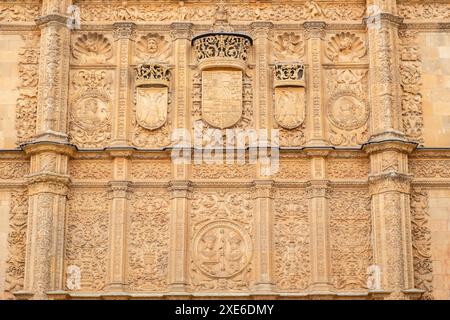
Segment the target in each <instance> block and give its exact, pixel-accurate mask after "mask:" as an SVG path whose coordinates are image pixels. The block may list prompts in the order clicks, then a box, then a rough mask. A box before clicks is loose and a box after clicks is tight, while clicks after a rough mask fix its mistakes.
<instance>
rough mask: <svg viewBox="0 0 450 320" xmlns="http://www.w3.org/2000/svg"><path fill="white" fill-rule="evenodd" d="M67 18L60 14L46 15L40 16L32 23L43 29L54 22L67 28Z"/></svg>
mask: <svg viewBox="0 0 450 320" xmlns="http://www.w3.org/2000/svg"><path fill="white" fill-rule="evenodd" d="M67 19H68V17H67V16H64V15H61V14H47V15H45V16H41V17H39V18H37V19H35V20H34V21H35V22H36V25H38V26H39V27H41V28H42V27H45V25H47V24H48V23H51V22H56V23H59V24H61V25H65V26H67Z"/></svg>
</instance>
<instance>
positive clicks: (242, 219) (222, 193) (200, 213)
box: [190, 190, 254, 291]
mask: <svg viewBox="0 0 450 320" xmlns="http://www.w3.org/2000/svg"><path fill="white" fill-rule="evenodd" d="M253 206H254V200H253V198H252V197H251V194H250V192H246V191H244V190H242V191H232V192H228V191H227V190H219V191H217V192H203V191H196V192H194V194H193V198H192V214H191V236H190V238H191V265H190V275H191V286H192V289H193V290H195V291H224V290H225V291H226V290H228V291H241V290H249V288H250V281H251V279H250V272H251V269H252V263H251V259H252V252H253V249H252V248H253Z"/></svg>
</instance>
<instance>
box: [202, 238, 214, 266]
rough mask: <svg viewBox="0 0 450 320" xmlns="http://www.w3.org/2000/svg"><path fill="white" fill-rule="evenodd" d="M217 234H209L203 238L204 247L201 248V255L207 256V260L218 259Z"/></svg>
mask: <svg viewBox="0 0 450 320" xmlns="http://www.w3.org/2000/svg"><path fill="white" fill-rule="evenodd" d="M216 243H217V236H215V235H214V234H207V235H205V236H204V237H203V238H202V248H201V249H200V253H201V255H202V256H203V257H204V258H206V260H209V261H211V260H216V259H217V253H218V252H217V250H216Z"/></svg>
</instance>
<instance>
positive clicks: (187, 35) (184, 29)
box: [170, 22, 193, 40]
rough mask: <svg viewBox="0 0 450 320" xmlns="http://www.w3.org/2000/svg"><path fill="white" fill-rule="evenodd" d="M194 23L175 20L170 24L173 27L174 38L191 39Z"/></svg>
mask: <svg viewBox="0 0 450 320" xmlns="http://www.w3.org/2000/svg"><path fill="white" fill-rule="evenodd" d="M192 26H193V24H192V23H186V22H174V23H172V24H171V25H170V28H171V29H172V32H171V35H172V39H173V40H178V39H185V40H190V39H191V37H192Z"/></svg>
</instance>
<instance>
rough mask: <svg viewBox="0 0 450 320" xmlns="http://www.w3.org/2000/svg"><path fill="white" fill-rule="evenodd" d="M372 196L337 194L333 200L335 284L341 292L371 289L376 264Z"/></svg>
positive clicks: (359, 193)
mask: <svg viewBox="0 0 450 320" xmlns="http://www.w3.org/2000/svg"><path fill="white" fill-rule="evenodd" d="M370 234H371V216H370V196H369V194H368V192H367V191H364V190H362V191H338V190H336V191H333V192H331V197H330V239H331V240H330V243H331V269H332V274H333V284H334V286H335V287H336V288H337V289H346V290H352V289H359V290H362V289H364V288H366V286H367V273H366V272H367V267H369V266H370V265H371V264H372V249H371V242H370V241H371V240H370Z"/></svg>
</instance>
